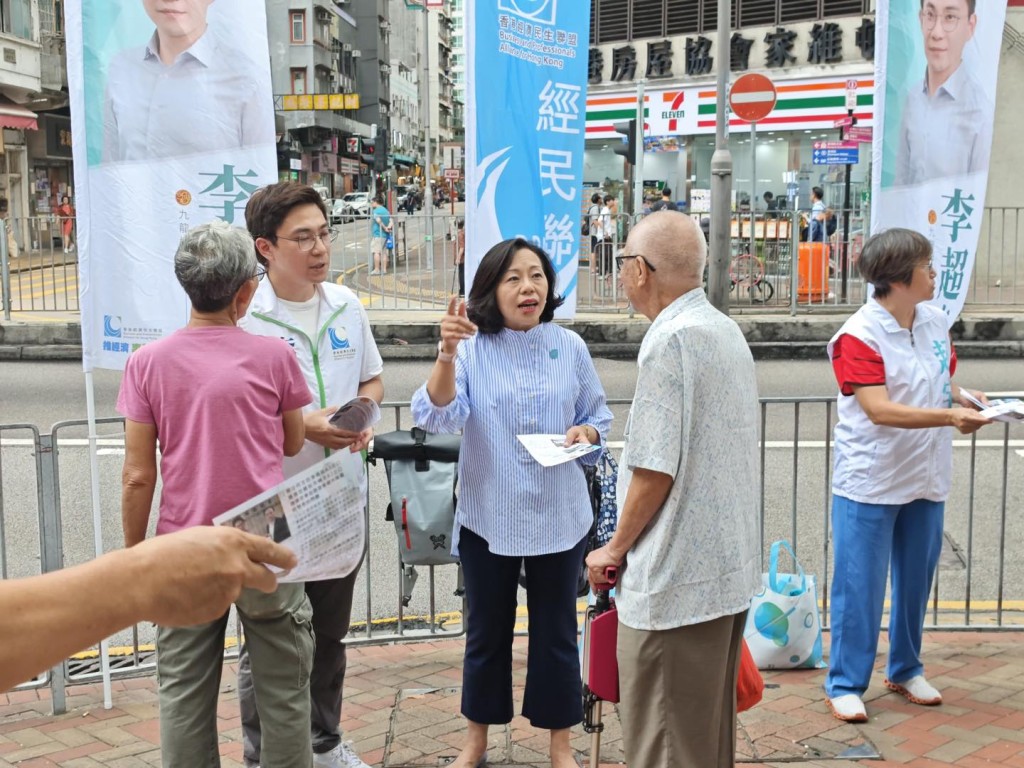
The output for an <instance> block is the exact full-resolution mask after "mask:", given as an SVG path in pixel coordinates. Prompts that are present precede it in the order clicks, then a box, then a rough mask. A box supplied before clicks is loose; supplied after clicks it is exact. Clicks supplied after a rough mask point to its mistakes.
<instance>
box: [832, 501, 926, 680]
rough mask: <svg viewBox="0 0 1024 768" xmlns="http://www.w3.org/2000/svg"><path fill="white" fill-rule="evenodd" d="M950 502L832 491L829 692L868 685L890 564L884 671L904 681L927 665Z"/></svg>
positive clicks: (919, 672) (887, 674)
mask: <svg viewBox="0 0 1024 768" xmlns="http://www.w3.org/2000/svg"><path fill="white" fill-rule="evenodd" d="M945 506H946V505H945V502H941V501H927V500H925V499H918V500H917V501H912V502H910V503H909V504H864V503H861V502H857V501H851V500H850V499H847V498H844V497H843V496H837V495H833V496H832V542H833V549H834V553H835V571H834V574H833V577H832V609H831V625H832V627H831V632H832V645H831V651H830V653H829V667H828V677H827V678H826V679H825V693H826V694H827V695H828V697H829V698H835V697H837V696H843V695H845V694H848V693H855V694H857V695H858V696H860V695H861V694H863V693H864V691H866V690H867V687H868V683H869V682H870V681H871V672H872V670H873V668H874V666H875V653H876V652H877V650H878V635H879V627H880V626H881V622H882V608H883V603H884V601H885V582H886V577H887V576H888V573H889V563H890V562H891V563H892V590H891V595H890V608H889V660H888V663H887V665H886V677H887V678H888V679H889V680H892V681H893V682H897V683H902V682H905V681H907V680H909V679H910V678H912V677H914V676H915V675H920V674H921V673H922V671H923V669H924V667H923V665H922V664H921V659H920V655H921V636H922V634H923V632H924V617H925V612H926V610H927V607H928V594H929V592H930V591H931V588H932V579H933V577H934V575H935V568H936V566H937V565H938V562H939V554H940V553H941V552H942V519H943V512H944V510H945Z"/></svg>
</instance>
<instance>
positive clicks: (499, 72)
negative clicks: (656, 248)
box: [466, 0, 590, 317]
mask: <svg viewBox="0 0 1024 768" xmlns="http://www.w3.org/2000/svg"><path fill="white" fill-rule="evenodd" d="M581 5H582V7H580V6H581ZM466 25H467V45H466V50H467V53H468V66H467V67H466V72H467V83H466V92H467V94H468V101H469V103H468V104H467V105H466V106H467V108H466V116H467V125H466V158H467V160H466V181H467V185H466V188H467V192H468V194H467V196H466V246H467V247H466V272H467V280H468V282H469V283H470V284H472V279H473V275H474V274H475V272H476V267H477V265H478V264H479V263H480V260H481V258H483V255H484V254H485V253H486V252H487V250H488V249H489V248H490V247H491V246H493V245H494V244H495V243H498V242H500V241H501V240H505V239H507V238H510V237H517V236H521V237H524V238H525V239H527V240H530V241H531V242H534V243H536V244H537V245H539V246H540V247H541V248H543V249H544V250H545V251H546V252H547V253H548V255H549V256H550V257H551V260H552V262H553V263H554V266H555V272H556V274H557V275H558V285H557V287H556V292H557V293H559V294H562V295H564V296H565V297H566V300H565V304H563V305H562V307H561V308H560V309H559V310H558V314H557V316H558V317H572V316H573V314H574V313H575V310H576V288H577V285H576V283H577V263H578V260H579V239H580V211H581V195H582V184H583V140H584V131H585V121H586V101H587V94H586V87H587V86H586V83H587V69H588V57H587V45H588V41H589V33H590V13H589V3H583V4H579V3H575V2H573V3H570V2H569V0H530V1H529V2H526V1H525V0H496V1H495V2H493V3H468V4H467V6H466ZM497 84H503V85H502V86H501V87H498V86H497Z"/></svg>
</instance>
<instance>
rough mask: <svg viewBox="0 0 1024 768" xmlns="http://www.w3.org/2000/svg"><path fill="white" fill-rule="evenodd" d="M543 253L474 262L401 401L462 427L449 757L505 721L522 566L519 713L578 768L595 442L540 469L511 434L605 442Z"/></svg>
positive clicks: (478, 756)
mask: <svg viewBox="0 0 1024 768" xmlns="http://www.w3.org/2000/svg"><path fill="white" fill-rule="evenodd" d="M555 279H556V276H555V270H554V267H553V266H552V264H551V261H550V259H549V258H548V256H547V254H546V253H544V251H543V250H541V249H540V248H538V247H537V246H535V245H532V244H531V243H529V242H527V241H526V240H523V239H520V238H517V239H514V240H505V241H503V242H501V243H498V244H497V245H495V246H494V247H493V248H491V249H490V250H489V251H488V252H487V253H486V255H485V256H484V257H483V259H482V260H481V262H480V265H479V267H478V268H477V271H476V277H475V278H474V280H473V285H472V286H471V290H470V294H469V302H468V306H469V309H468V310H467V308H466V307H467V304H466V303H465V302H459V301H458V300H456V299H452V301H451V304H450V305H449V307H448V313H447V314H446V315H445V317H444V319H443V320H442V321H441V342H440V344H439V346H438V356H437V362H436V363H435V364H434V369H433V371H432V372H431V374H430V378H429V379H428V380H427V382H426V384H424V385H423V386H422V387H420V388H419V389H418V390H417V391H416V393H415V394H414V395H413V398H412V415H413V420H414V421H415V423H416V424H417V425H418V426H420V427H422V428H424V429H426V430H427V431H428V432H442V433H454V432H458V431H459V430H462V449H461V452H460V456H459V486H460V489H461V494H460V496H459V501H458V508H457V510H456V513H455V531H454V535H453V547H452V551H453V554H457V555H458V556H459V557H460V558H461V561H462V567H463V570H464V573H465V577H466V601H467V608H468V616H469V620H468V625H467V628H466V633H467V634H466V655H465V663H464V667H463V687H462V714H463V716H464V717H465V718H466V720H467V721H468V723H467V725H468V730H469V738H468V741H467V744H466V746H465V747H464V748H463V750H462V752H461V753H460V754H459V757H458V759H457V760H456V761H455V763H453V766H456V768H474V766H479V765H483V764H484V762H485V761H486V753H485V750H486V748H487V730H488V726H489V725H503V724H506V723H509V722H511V720H512V715H513V707H512V636H513V629H514V626H515V621H516V592H517V589H518V579H519V574H520V569H521V568H524V566H525V569H524V570H525V575H526V593H527V608H528V610H529V616H530V622H529V632H530V646H529V653H528V658H527V676H526V691H525V693H524V697H523V715H524V716H525V717H526V718H527V719H528V720H529V721H530V724H531V725H533V726H534V727H535V728H544V729H547V730H549V731H550V732H551V733H550V747H549V750H550V755H551V765H552V768H576V767H577V763H576V761H575V759H574V757H573V754H572V749H571V747H570V745H569V737H570V733H569V729H570V728H571V727H572V726H574V725H576V724H577V723H579V722H580V721H581V720H582V719H583V705H582V684H581V678H580V661H579V653H578V649H577V645H576V629H577V628H576V589H577V581H578V576H579V572H580V567H581V565H582V563H583V550H584V546H585V545H586V541H587V535H588V533H589V531H590V527H591V525H592V523H593V520H594V513H593V510H592V508H591V505H590V496H589V494H588V492H587V481H586V477H585V475H584V466H585V465H586V466H593V465H594V464H596V462H597V460H598V458H599V456H600V451H593V452H591V453H588V454H587V455H586V456H584V457H582V458H580V459H577V460H575V461H571V462H568V463H565V464H560V465H558V466H555V467H543V466H541V465H540V463H539V462H537V461H536V460H535V459H534V458H533V457H531V456H530V454H529V453H528V452H527V451H526V449H525V448H524V447H523V445H522V444H521V443H520V442H519V440H517V439H516V436H517V435H522V434H558V435H565V444H566V445H570V444H573V443H589V444H603V443H604V441H605V439H606V437H607V433H608V427H609V425H610V424H611V418H612V416H611V412H610V411H609V410H608V407H607V406H606V405H605V395H604V391H603V389H602V388H601V382H600V381H599V380H598V377H597V372H596V371H595V370H594V364H593V361H592V360H591V359H590V354H589V353H588V351H587V346H586V343H585V342H584V341H583V340H582V339H581V338H580V337H579V336H578V335H576V334H575V333H573V332H572V331H569V330H567V329H565V328H563V327H561V326H559V325H556V324H555V323H553V322H552V320H553V318H554V313H555V309H556V308H557V307H558V306H559V305H560V304H561V303H562V299H561V298H560V297H558V296H556V294H555Z"/></svg>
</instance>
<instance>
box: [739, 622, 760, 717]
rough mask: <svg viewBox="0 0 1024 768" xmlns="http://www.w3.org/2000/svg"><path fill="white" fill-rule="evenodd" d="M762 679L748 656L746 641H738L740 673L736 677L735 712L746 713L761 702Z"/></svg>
mask: <svg viewBox="0 0 1024 768" xmlns="http://www.w3.org/2000/svg"><path fill="white" fill-rule="evenodd" d="M763 694H764V678H763V677H761V672H760V671H759V670H758V668H757V664H755V663H754V657H753V656H751V655H750V649H749V648H747V641H746V640H742V639H741V640H740V672H739V674H738V675H737V676H736V711H737V712H746V711H747V710H748V709H750V708H751V707H753V706H754V705H756V704H757V703H758V702H760V701H761V696H762V695H763Z"/></svg>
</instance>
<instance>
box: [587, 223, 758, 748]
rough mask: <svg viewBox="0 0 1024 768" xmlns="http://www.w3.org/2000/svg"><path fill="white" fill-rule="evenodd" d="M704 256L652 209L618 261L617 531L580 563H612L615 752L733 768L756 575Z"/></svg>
mask: <svg viewBox="0 0 1024 768" xmlns="http://www.w3.org/2000/svg"><path fill="white" fill-rule="evenodd" d="M706 255H707V246H706V245H705V242H704V235H703V234H702V233H701V231H700V229H699V228H698V226H697V224H696V222H694V220H693V219H692V218H690V217H689V216H686V215H683V214H680V213H678V212H672V211H662V212H657V213H652V214H651V215H650V216H647V217H646V218H644V219H643V221H641V222H640V223H639V224H638V225H637V226H636V227H635V228H634V229H633V231H632V232H630V234H629V239H628V240H627V241H626V245H625V247H624V249H623V253H622V254H621V255H620V256H619V257H618V260H619V282H620V283H621V284H622V287H623V289H624V290H625V293H626V296H627V297H628V298H629V301H630V303H631V304H632V305H633V306H634V307H635V308H636V309H637V310H638V311H639V312H641V313H642V314H644V315H645V316H646V317H647V318H649V319H650V320H651V327H650V329H648V331H647V335H646V336H645V337H644V340H643V344H642V345H641V347H640V355H639V357H638V360H637V364H638V371H637V381H636V394H635V395H634V396H633V405H632V407H631V408H630V412H629V421H628V422H627V425H626V435H625V445H624V447H623V450H622V458H621V459H620V461H619V485H618V498H619V507H620V512H619V520H618V528H617V530H616V531H615V535H614V536H613V537H612V539H611V541H610V542H609V543H608V545H607V546H605V547H602V548H600V549H597V550H595V551H593V552H591V553H590V555H589V556H588V557H587V567H588V571H589V577H590V580H591V583H593V584H595V585H599V584H601V583H602V582H603V581H604V573H605V569H606V568H608V567H609V566H618V567H620V568H622V570H621V571H620V576H619V581H618V583H617V585H616V592H617V597H616V606H617V608H618V616H619V630H618V649H617V656H618V662H619V689H620V694H621V700H620V703H619V716H620V718H621V720H622V735H623V742H624V745H625V752H626V763H627V764H628V765H631V766H643V768H675V767H676V766H701V768H732V766H733V764H734V761H735V757H736V679H737V674H738V671H739V659H740V643H741V641H742V639H743V627H744V623H745V619H746V614H747V608H748V607H749V605H750V598H751V597H752V596H753V595H754V593H755V592H756V591H757V590H758V589H759V587H760V584H761V557H760V539H759V528H760V525H759V498H758V492H757V488H758V482H757V478H758V476H759V473H760V470H759V462H758V413H759V409H758V399H757V380H756V378H755V376H754V361H753V358H752V357H751V354H750V348H749V347H748V346H747V342H746V340H745V339H744V338H743V333H742V332H741V331H740V329H739V327H738V326H737V325H736V323H735V322H734V321H732V320H730V319H729V318H728V317H726V316H725V315H723V314H722V313H721V312H719V311H718V310H717V309H715V308H714V307H712V306H711V304H709V303H708V300H707V296H706V295H705V293H704V290H703V288H702V286H701V279H702V276H703V273H704V263H705V260H706ZM723 382H728V386H723ZM737 477H742V478H744V481H743V482H736V478H737Z"/></svg>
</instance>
